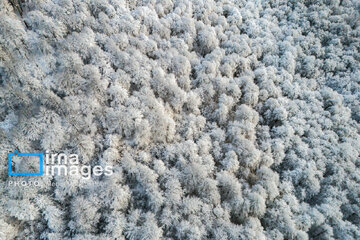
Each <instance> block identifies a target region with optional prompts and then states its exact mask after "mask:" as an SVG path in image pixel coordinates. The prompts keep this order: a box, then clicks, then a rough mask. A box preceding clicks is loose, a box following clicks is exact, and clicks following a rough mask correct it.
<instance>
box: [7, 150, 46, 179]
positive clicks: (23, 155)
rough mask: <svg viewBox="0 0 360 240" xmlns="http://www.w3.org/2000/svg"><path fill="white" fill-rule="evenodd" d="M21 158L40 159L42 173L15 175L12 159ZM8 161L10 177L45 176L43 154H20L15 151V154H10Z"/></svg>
mask: <svg viewBox="0 0 360 240" xmlns="http://www.w3.org/2000/svg"><path fill="white" fill-rule="evenodd" d="M14 156H19V157H39V158H40V172H35V173H33V172H31V173H28V172H21V173H15V172H12V170H11V160H12V157H14ZM8 159H9V176H42V175H43V153H19V152H18V151H16V150H15V152H14V153H8Z"/></svg>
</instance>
